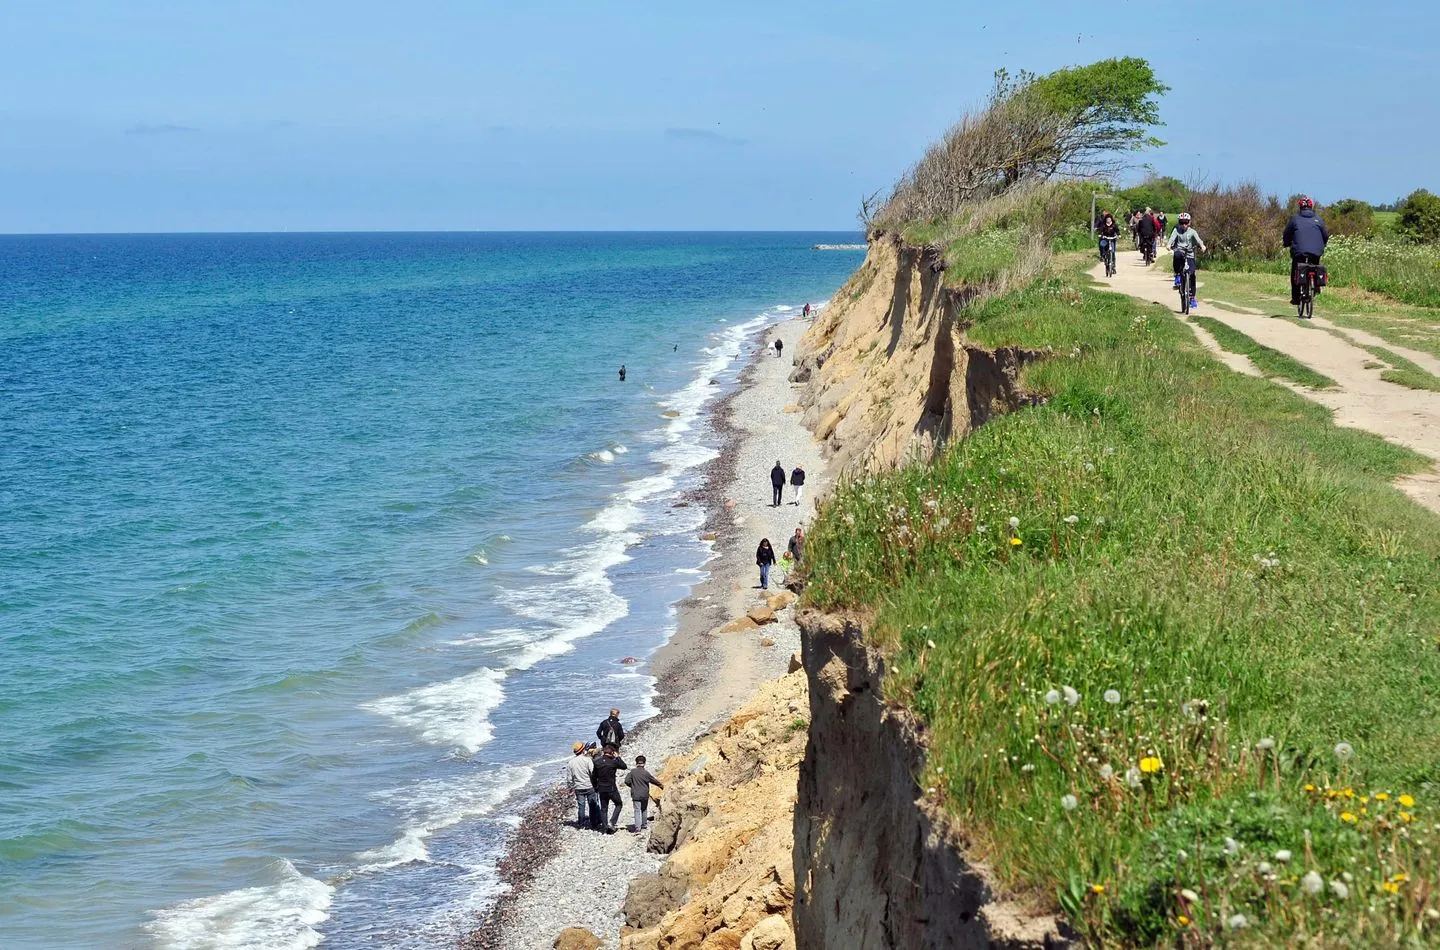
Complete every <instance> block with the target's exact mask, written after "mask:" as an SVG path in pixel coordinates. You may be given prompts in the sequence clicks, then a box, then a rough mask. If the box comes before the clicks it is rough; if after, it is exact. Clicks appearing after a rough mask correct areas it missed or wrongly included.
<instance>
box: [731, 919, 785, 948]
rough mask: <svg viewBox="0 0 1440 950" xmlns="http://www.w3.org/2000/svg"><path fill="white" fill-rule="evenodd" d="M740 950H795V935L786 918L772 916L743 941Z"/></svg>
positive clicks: (752, 930)
mask: <svg viewBox="0 0 1440 950" xmlns="http://www.w3.org/2000/svg"><path fill="white" fill-rule="evenodd" d="M740 950H795V935H794V934H793V933H791V932H790V924H789V923H787V922H786V920H785V918H784V917H781V916H780V915H779V914H772V915H771V916H769V917H766V918H765V919H764V920H762V921H760V923H758V924H756V925H755V926H754V927H753V928H752V929H751V930H750V932H749V933H747V934H746V935H745V936H744V938H742V939H741V941H740Z"/></svg>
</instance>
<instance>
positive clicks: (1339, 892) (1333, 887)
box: [1330, 881, 1350, 901]
mask: <svg viewBox="0 0 1440 950" xmlns="http://www.w3.org/2000/svg"><path fill="white" fill-rule="evenodd" d="M1330 893H1331V894H1334V895H1335V896H1336V897H1338V898H1340V899H1341V900H1342V901H1343V900H1349V899H1350V888H1349V886H1348V885H1347V884H1346V883H1345V882H1344V881H1331V882H1330Z"/></svg>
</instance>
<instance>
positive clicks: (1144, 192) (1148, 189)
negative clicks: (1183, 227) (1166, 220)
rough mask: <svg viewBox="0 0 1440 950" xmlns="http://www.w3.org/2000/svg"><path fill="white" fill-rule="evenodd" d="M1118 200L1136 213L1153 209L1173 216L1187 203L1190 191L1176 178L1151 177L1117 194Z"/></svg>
mask: <svg viewBox="0 0 1440 950" xmlns="http://www.w3.org/2000/svg"><path fill="white" fill-rule="evenodd" d="M1119 198H1120V200H1121V201H1123V202H1125V203H1126V204H1128V205H1129V206H1130V208H1132V209H1134V210H1136V211H1143V210H1144V209H1146V208H1154V209H1155V210H1156V211H1164V212H1165V213H1167V214H1175V213H1178V212H1180V211H1183V210H1184V209H1185V206H1186V205H1187V204H1188V203H1189V201H1190V189H1189V187H1188V186H1186V184H1185V183H1184V182H1183V181H1181V180H1180V179H1178V178H1171V177H1169V176H1168V175H1167V176H1163V177H1162V176H1157V175H1151V176H1150V177H1148V178H1146V179H1145V180H1144V181H1142V182H1141V183H1140V184H1138V185H1136V186H1135V187H1134V188H1126V189H1125V190H1124V191H1121V192H1119Z"/></svg>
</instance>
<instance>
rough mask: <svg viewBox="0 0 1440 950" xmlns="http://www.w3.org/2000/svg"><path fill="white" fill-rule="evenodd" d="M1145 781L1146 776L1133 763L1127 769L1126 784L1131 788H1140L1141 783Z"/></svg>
mask: <svg viewBox="0 0 1440 950" xmlns="http://www.w3.org/2000/svg"><path fill="white" fill-rule="evenodd" d="M1144 781H1145V776H1144V775H1143V774H1142V773H1141V772H1140V770H1139V769H1138V768H1136V767H1135V766H1133V765H1132V766H1130V767H1129V768H1128V769H1126V770H1125V784H1126V785H1129V786H1130V787H1131V788H1139V787H1140V783H1142V782H1144Z"/></svg>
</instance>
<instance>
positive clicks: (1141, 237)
mask: <svg viewBox="0 0 1440 950" xmlns="http://www.w3.org/2000/svg"><path fill="white" fill-rule="evenodd" d="M1135 234H1136V239H1137V243H1138V244H1139V247H1140V253H1141V254H1143V255H1144V256H1145V259H1146V260H1147V261H1149V260H1151V259H1152V258H1154V256H1155V238H1156V237H1158V236H1159V234H1160V222H1159V221H1158V220H1157V219H1156V217H1155V212H1153V211H1151V210H1150V209H1149V208H1146V209H1145V210H1144V212H1142V213H1140V214H1139V215H1138V216H1137V218H1136V221H1135Z"/></svg>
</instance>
